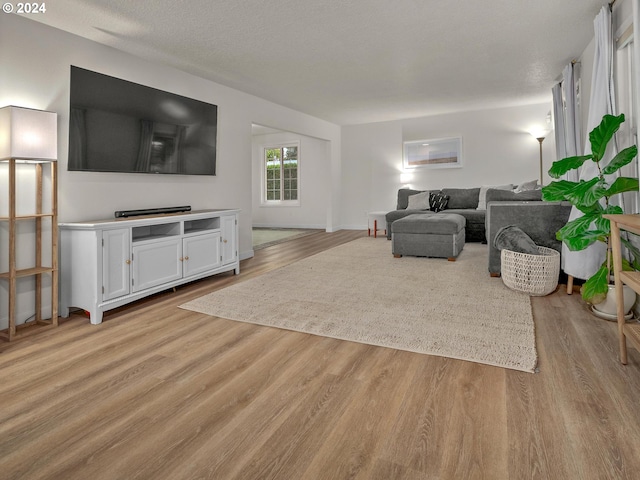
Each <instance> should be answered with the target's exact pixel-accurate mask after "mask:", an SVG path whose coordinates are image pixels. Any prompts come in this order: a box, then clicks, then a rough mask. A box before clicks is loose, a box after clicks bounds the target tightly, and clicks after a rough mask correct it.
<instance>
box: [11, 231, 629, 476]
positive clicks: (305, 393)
mask: <svg viewBox="0 0 640 480" xmlns="http://www.w3.org/2000/svg"><path fill="white" fill-rule="evenodd" d="M362 235H363V233H362V232H349V231H343V232H337V233H331V234H330V233H318V234H314V235H311V236H308V237H305V238H302V239H299V240H294V241H292V242H288V243H285V244H280V245H276V246H274V247H270V248H267V249H265V250H261V251H259V252H257V254H256V256H255V257H254V258H252V259H250V260H247V261H244V262H242V265H241V274H240V275H239V276H233V275H232V274H223V275H220V276H217V277H214V278H211V279H206V280H203V281H199V282H196V283H193V284H191V285H188V286H184V287H181V288H179V289H178V290H177V291H176V292H166V293H162V294H159V295H156V296H154V297H152V298H150V299H147V300H143V301H140V302H138V303H135V304H132V305H129V306H127V307H123V308H121V309H118V310H116V311H113V312H110V313H107V314H106V315H105V321H104V323H103V324H102V325H99V326H96V325H90V324H89V322H88V320H87V319H86V318H85V317H83V316H81V315H79V314H75V315H72V316H71V317H70V319H69V320H67V321H65V322H63V324H62V325H61V326H60V327H59V328H57V329H52V330H48V331H45V332H42V333H41V334H39V335H36V336H32V337H28V338H26V339H25V340H21V341H19V342H17V343H12V344H5V343H3V344H0V478H2V479H29V480H32V479H56V480H57V479H65V480H66V479H90V480H98V479H127V480H129V479H171V480H173V479H178V480H179V479H204V478H211V479H223V480H225V479H252V480H256V479H260V480H261V479H270V478H277V479H332V480H333V479H352V478H353V479H384V480H389V479H472V478H484V479H492V480H495V479H518V480H520V479H527V478H546V479H554V480H555V479H563V480H566V479H581V480H582V479H607V478H610V479H624V478H628V479H637V478H640V455H639V454H638V452H640V355H639V354H638V352H636V351H635V350H633V349H630V350H629V364H628V365H627V366H622V365H620V363H619V362H618V360H617V340H616V331H615V325H614V324H613V323H609V322H605V321H603V320H599V319H597V318H595V317H593V316H592V315H591V314H590V313H589V312H588V311H586V309H585V308H584V306H583V305H582V303H581V301H580V299H579V296H578V295H573V296H568V295H566V294H565V293H564V292H562V291H559V292H556V293H555V294H553V295H550V296H548V297H544V298H533V301H532V304H533V313H534V318H535V322H536V335H537V346H538V352H539V356H540V361H539V368H540V372H539V373H537V374H530V373H523V372H517V371H512V370H505V369H501V368H496V367H491V366H485V365H479V364H475V363H470V362H464V361H459V360H451V359H446V358H440V357H434V356H428V355H420V354H415V353H410V352H402V351H397V350H393V349H387V348H380V347H374V346H368V345H361V344H357V343H350V342H344V341H339V340H333V339H329V338H322V337H316V336H311V335H306V334H301V333H296V332H289V331H284V330H278V329H273V328H267V327H261V326H256V325H251V324H244V323H240V322H233V321H229V320H223V319H218V318H213V317H208V316H206V315H202V314H198V313H194V312H189V311H186V310H182V309H179V308H177V306H178V305H180V304H182V303H184V302H185V301H188V300H190V299H193V298H196V297H198V296H200V295H203V294H205V293H207V292H209V291H212V290H215V289H218V288H222V287H224V286H227V285H230V284H232V283H235V282H239V281H242V280H244V279H246V278H250V277H254V276H256V275H260V274H261V273H263V272H265V271H268V270H270V269H273V268H276V267H279V266H281V265H284V264H287V263H290V262H291V261H294V260H296V259H299V258H303V257H305V256H308V255H312V254H314V253H317V252H319V251H322V250H324V249H327V248H330V247H332V246H335V245H337V244H340V243H343V242H345V241H349V240H352V239H354V238H357V237H359V236H362ZM376 241H380V242H384V241H387V240H384V239H378V240H376ZM389 254H391V253H389ZM487 281H488V282H490V281H500V280H499V279H494V278H490V277H489V275H488V274H487ZM274 291H277V290H274ZM284 298H286V296H285V297H284ZM507 321H508V319H505V322H507Z"/></svg>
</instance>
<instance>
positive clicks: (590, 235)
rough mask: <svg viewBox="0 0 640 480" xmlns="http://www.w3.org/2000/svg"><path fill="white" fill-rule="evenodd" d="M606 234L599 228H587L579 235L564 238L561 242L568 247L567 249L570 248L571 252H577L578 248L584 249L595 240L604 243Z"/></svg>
mask: <svg viewBox="0 0 640 480" xmlns="http://www.w3.org/2000/svg"><path fill="white" fill-rule="evenodd" d="M607 235H608V233H607V232H603V231H601V230H587V231H586V232H584V233H581V234H580V235H576V236H574V237H569V238H565V239H564V240H563V242H564V244H565V245H566V246H567V247H568V248H569V250H571V251H572V252H577V251H579V250H584V249H585V248H587V247H588V246H590V245H593V244H594V243H596V242H604V243H606V242H607Z"/></svg>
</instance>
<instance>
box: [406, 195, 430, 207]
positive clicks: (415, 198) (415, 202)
mask: <svg viewBox="0 0 640 480" xmlns="http://www.w3.org/2000/svg"><path fill="white" fill-rule="evenodd" d="M407 210H429V192H422V193H415V194H413V195H410V196H409V202H408V205H407Z"/></svg>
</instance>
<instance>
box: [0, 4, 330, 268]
mask: <svg viewBox="0 0 640 480" xmlns="http://www.w3.org/2000/svg"><path fill="white" fill-rule="evenodd" d="M70 65H76V66H79V67H82V68H86V69H89V70H93V71H97V72H99V73H104V74H107V75H112V76H115V77H118V78H123V79H125V80H129V81H133V82H136V83H141V84H144V85H148V86H151V87H155V88H159V89H163V90H167V91H170V92H173V93H177V94H180V95H184V96H187V97H191V98H195V99H198V100H203V101H205V102H209V103H213V104H216V105H218V156H217V176H215V177H200V176H173V175H163V176H159V175H141V174H117V173H95V172H90V173H87V172H69V171H67V157H68V123H69V68H70ZM0 71H1V72H2V75H0V106H4V105H17V106H23V107H30V108H38V109H43V110H50V111H54V112H56V113H58V125H59V128H58V131H59V139H58V152H59V219H60V221H62V222H69V221H79V220H90V219H99V218H110V217H112V216H113V213H114V211H116V210H127V209H137V208H152V207H161V206H171V205H191V206H192V208H193V209H203V208H227V207H229V208H231V207H233V208H241V209H242V214H241V218H240V252H241V258H246V257H247V256H250V255H252V249H251V224H252V210H253V204H252V186H251V182H252V171H251V168H252V167H251V165H252V144H251V124H252V123H259V124H262V125H269V126H272V127H274V128H279V129H282V130H289V131H296V132H299V133H301V134H304V135H308V136H311V137H317V138H322V139H325V140H327V141H329V142H330V154H329V159H328V160H327V161H328V163H329V164H330V165H332V166H333V167H334V168H338V169H339V168H340V128H339V127H338V126H337V125H334V124H331V123H329V122H326V121H323V120H320V119H317V118H314V117H311V116H309V115H305V114H302V113H300V112H296V111H294V110H291V109H288V108H284V107H281V106H279V105H276V104H273V103H271V102H267V101H265V100H262V99H260V98H257V97H254V96H251V95H247V94H245V93H242V92H239V91H237V90H233V89H230V88H227V87H224V86H222V85H219V84H216V83H214V82H211V81H208V80H204V79H202V78H199V77H196V76H194V75H190V74H187V73H185V72H182V71H179V70H176V69H173V68H170V67H167V66H165V65H161V64H156V63H152V62H147V61H145V60H142V59H140V58H137V57H134V56H132V55H129V54H125V53H123V52H121V51H118V50H115V49H113V48H110V47H106V46H104V45H100V44H97V43H95V42H92V41H89V40H86V39H83V38H80V37H77V36H75V35H71V34H68V33H66V32H63V31H60V30H56V29H53V28H50V27H47V26H45V25H42V24H40V23H37V22H34V21H31V20H28V19H25V18H22V17H19V16H17V15H0ZM328 188H329V189H330V190H329V192H328V195H329V199H328V201H327V202H326V203H327V205H326V209H325V211H324V212H323V215H324V217H325V218H324V222H322V223H323V224H326V225H327V228H329V229H332V228H333V226H334V225H336V224H337V223H338V215H339V212H338V211H337V210H336V209H335V208H333V206H332V205H333V202H332V201H331V200H334V201H335V199H331V196H335V197H336V198H337V200H338V201H339V189H338V188H337V187H336V188H332V187H328Z"/></svg>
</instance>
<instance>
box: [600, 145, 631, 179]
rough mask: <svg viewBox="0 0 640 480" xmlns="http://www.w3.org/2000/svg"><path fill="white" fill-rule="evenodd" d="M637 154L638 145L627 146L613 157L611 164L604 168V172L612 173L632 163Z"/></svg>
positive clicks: (606, 173)
mask: <svg viewBox="0 0 640 480" xmlns="http://www.w3.org/2000/svg"><path fill="white" fill-rule="evenodd" d="M636 155H638V147H636V146H635V145H632V146H630V147H627V148H625V149H624V150H622V151H621V152H619V153H618V154H617V155H616V156H615V157H613V158H612V159H611V161H610V162H609V164H608V165H607V166H606V167H604V168H603V169H602V173H603V174H604V175H611V174H612V173H614V172H616V171H618V170H620V169H621V168H622V167H624V166H625V165H628V164H629V163H631V161H632V160H633V159H634V158H635V157H636Z"/></svg>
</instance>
